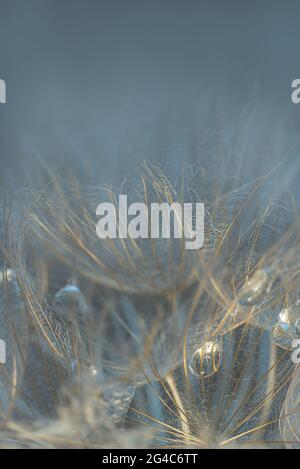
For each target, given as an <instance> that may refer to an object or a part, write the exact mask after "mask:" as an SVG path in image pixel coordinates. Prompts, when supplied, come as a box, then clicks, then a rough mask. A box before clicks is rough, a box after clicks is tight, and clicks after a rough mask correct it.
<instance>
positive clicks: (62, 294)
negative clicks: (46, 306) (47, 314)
mask: <svg viewBox="0 0 300 469" xmlns="http://www.w3.org/2000/svg"><path fill="white" fill-rule="evenodd" d="M54 308H55V310H56V311H57V312H58V313H59V314H60V315H62V317H63V319H65V320H67V321H68V320H69V321H72V319H78V317H84V316H85V315H86V314H87V313H88V311H89V307H88V305H87V303H86V300H85V298H84V296H83V294H82V293H81V291H80V289H79V288H78V287H77V286H76V285H66V286H65V287H63V288H61V289H60V290H59V291H58V292H57V293H56V295H55V298H54Z"/></svg>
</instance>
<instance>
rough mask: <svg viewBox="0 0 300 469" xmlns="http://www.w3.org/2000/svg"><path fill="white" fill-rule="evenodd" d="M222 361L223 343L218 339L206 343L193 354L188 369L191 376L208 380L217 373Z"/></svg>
mask: <svg viewBox="0 0 300 469" xmlns="http://www.w3.org/2000/svg"><path fill="white" fill-rule="evenodd" d="M222 359H223V341H222V338H220V337H219V338H217V339H215V340H211V341H208V342H206V343H205V344H204V345H202V346H201V347H200V348H199V349H198V350H196V351H195V352H194V353H193V356H192V359H191V361H190V363H189V368H190V371H191V373H192V374H193V375H195V376H202V377H203V378H209V377H210V376H213V375H214V374H215V373H217V372H218V371H219V369H220V367H221V363H222Z"/></svg>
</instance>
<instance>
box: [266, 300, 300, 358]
mask: <svg viewBox="0 0 300 469" xmlns="http://www.w3.org/2000/svg"><path fill="white" fill-rule="evenodd" d="M299 338H300V301H299V300H298V301H297V302H296V303H295V304H293V305H291V306H288V307H286V308H283V309H282V310H281V312H280V314H279V317H278V321H277V322H276V324H275V326H274V328H273V330H272V339H273V341H274V342H275V344H276V345H278V346H279V347H281V348H283V349H285V350H290V349H292V342H293V340H294V339H299Z"/></svg>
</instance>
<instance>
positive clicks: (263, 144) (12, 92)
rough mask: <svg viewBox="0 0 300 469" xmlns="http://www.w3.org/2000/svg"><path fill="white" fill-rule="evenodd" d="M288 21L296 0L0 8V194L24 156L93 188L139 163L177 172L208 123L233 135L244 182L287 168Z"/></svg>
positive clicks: (295, 36) (101, 0)
mask: <svg viewBox="0 0 300 469" xmlns="http://www.w3.org/2000/svg"><path fill="white" fill-rule="evenodd" d="M299 17H300V3H299V2H296V1H286V2H282V1H281V2H277V1H275V0H265V1H263V2H262V1H259V0H253V1H251V2H248V1H238V0H235V1H234V0H219V1H216V0H209V1H208V0H186V1H183V0H180V1H179V0H163V1H162V0H159V1H158V0H151V1H150V0H147V1H146V0H86V1H83V0H81V1H80V0H72V1H71V0H26V2H25V1H23V0H0V78H3V79H5V81H6V83H7V104H6V105H1V106H0V158H1V176H0V177H1V183H2V184H3V183H5V184H8V185H9V186H12V187H16V185H22V178H21V181H20V179H19V178H20V175H21V174H22V171H23V167H24V166H25V167H26V168H27V170H28V169H29V170H30V166H29V163H28V164H27V162H29V161H32V157H33V158H37V157H38V158H41V159H42V160H44V161H46V162H47V164H48V165H51V166H52V165H53V167H55V168H56V167H59V166H60V165H62V166H69V167H74V168H75V167H76V168H78V167H79V168H83V169H87V168H92V172H91V173H92V174H93V178H94V179H95V180H96V179H97V177H98V175H99V179H100V177H103V174H105V173H106V172H107V171H108V172H110V173H111V174H112V175H114V174H115V175H119V174H123V173H124V174H125V173H128V172H130V171H131V169H132V168H136V166H137V163H138V162H139V161H142V160H143V159H150V160H160V161H162V162H163V164H164V165H165V166H167V167H168V168H169V171H170V172H173V173H174V174H176V172H177V171H179V168H181V166H182V161H183V159H184V158H185V157H186V154H185V153H186V141H187V140H189V141H190V142H192V143H193V142H198V140H201V139H205V138H209V137H208V136H209V135H210V132H211V133H212V134H213V133H214V131H215V129H217V128H218V126H219V125H220V120H222V122H221V126H222V127H223V128H224V145H225V146H226V145H230V142H231V139H232V138H233V136H234V135H235V133H236V132H237V130H238V128H239V126H241V125H245V134H247V135H248V137H247V148H246V150H245V155H244V158H245V159H244V162H243V165H242V166H243V168H242V170H243V171H245V172H246V171H248V168H249V167H251V168H252V169H253V168H254V172H255V167H256V165H257V163H253V164H252V163H251V162H250V161H249V160H250V159H251V158H252V157H254V156H255V158H256V157H257V156H258V161H259V162H260V163H262V165H263V166H265V167H271V166H272V165H273V162H274V164H275V161H277V159H278V158H279V159H280V158H286V159H287V161H288V167H289V168H292V167H294V166H293V165H294V164H295V162H296V161H297V159H299V151H298V142H297V139H298V135H297V132H298V129H299V123H300V105H299V106H296V105H294V104H292V103H291V99H290V95H291V89H290V85H291V82H292V80H293V79H294V78H299V77H300V65H299V58H298V56H299V54H298V49H299V44H300V28H299ZM220 116H221V117H220ZM243 116H244V118H245V121H246V122H247V124H241V122H242V118H243ZM245 116H246V117H245ZM248 116H249V118H248ZM190 147H192V148H194V147H193V144H190ZM196 147H197V145H196V144H195V148H196ZM192 152H193V150H192ZM258 153H259V155H258ZM273 160H274V161H273ZM30 164H32V163H30ZM32 169H34V168H32ZM258 171H259V170H258ZM285 171H289V169H286V170H285ZM293 171H294V170H293ZM100 173H101V174H100Z"/></svg>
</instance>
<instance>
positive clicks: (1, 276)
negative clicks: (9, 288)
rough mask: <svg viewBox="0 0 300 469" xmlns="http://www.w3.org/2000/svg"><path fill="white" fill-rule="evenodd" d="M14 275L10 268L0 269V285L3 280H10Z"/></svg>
mask: <svg viewBox="0 0 300 469" xmlns="http://www.w3.org/2000/svg"><path fill="white" fill-rule="evenodd" d="M14 277H15V273H14V271H13V270H12V269H6V270H4V271H3V270H1V271H0V286H2V285H3V284H4V283H5V282H11V281H12V279H13V278H14Z"/></svg>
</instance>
